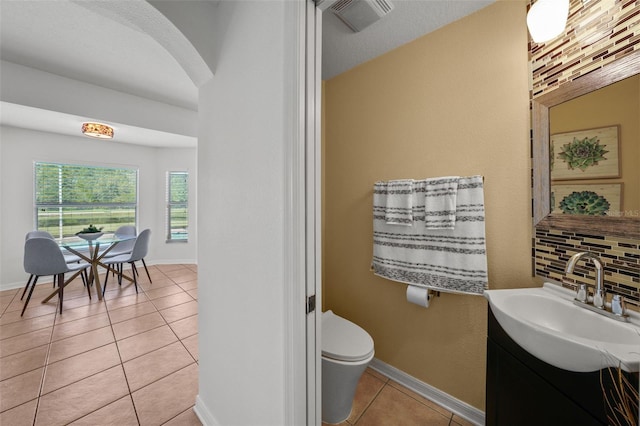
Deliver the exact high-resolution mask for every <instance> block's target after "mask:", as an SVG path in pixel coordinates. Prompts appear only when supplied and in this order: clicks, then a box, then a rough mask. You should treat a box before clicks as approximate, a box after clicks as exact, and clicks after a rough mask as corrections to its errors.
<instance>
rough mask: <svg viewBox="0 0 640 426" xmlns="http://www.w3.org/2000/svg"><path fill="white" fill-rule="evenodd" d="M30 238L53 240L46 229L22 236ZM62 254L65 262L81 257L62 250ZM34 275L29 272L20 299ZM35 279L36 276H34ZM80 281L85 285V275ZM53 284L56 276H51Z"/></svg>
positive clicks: (77, 259) (73, 261)
mask: <svg viewBox="0 0 640 426" xmlns="http://www.w3.org/2000/svg"><path fill="white" fill-rule="evenodd" d="M31 238H49V239H50V240H54V238H53V235H51V234H50V233H49V232H47V231H29V232H27V234H26V235H25V236H24V240H25V241H26V240H28V239H31ZM62 254H63V256H64V260H65V262H67V263H77V262H80V261H81V260H82V259H80V257H79V256H76V255H75V254H64V252H63V253H62ZM34 277H35V276H34V275H33V274H30V275H29V279H28V280H27V285H25V286H24V290H23V291H22V296H21V297H20V300H22V299H24V295H25V293H26V292H27V289H28V288H29V284H31V280H32V279H34ZM36 279H37V277H36ZM82 281H83V283H84V284H85V285H86V277H85V275H82ZM53 286H54V287H55V286H56V276H55V275H54V276H53Z"/></svg>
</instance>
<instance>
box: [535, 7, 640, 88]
mask: <svg viewBox="0 0 640 426" xmlns="http://www.w3.org/2000/svg"><path fill="white" fill-rule="evenodd" d="M639 49H640V0H571V1H570V9H569V18H568V21H567V29H566V32H565V35H564V36H561V37H558V38H556V39H554V40H552V41H550V42H546V43H540V44H537V43H534V42H533V41H530V44H529V56H530V58H531V70H532V74H533V88H532V95H533V97H534V98H535V97H537V96H540V95H542V94H545V93H548V92H549V91H552V90H554V89H556V88H558V87H559V86H561V85H562V84H563V83H566V82H568V81H572V80H575V79H576V78H578V77H580V76H582V75H585V74H588V73H589V72H591V71H594V70H596V69H599V68H602V67H605V66H606V65H607V64H609V63H611V62H613V61H615V60H616V59H618V58H620V57H622V56H625V55H628V54H629V53H631V52H633V51H635V50H639Z"/></svg>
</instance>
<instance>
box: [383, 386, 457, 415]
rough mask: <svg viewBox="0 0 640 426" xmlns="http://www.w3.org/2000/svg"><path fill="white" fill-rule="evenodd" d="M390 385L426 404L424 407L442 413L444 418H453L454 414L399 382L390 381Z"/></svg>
mask: <svg viewBox="0 0 640 426" xmlns="http://www.w3.org/2000/svg"><path fill="white" fill-rule="evenodd" d="M389 385H390V386H393V387H394V388H396V389H398V390H399V391H400V392H402V393H404V394H405V395H408V396H410V397H411V398H413V399H415V400H417V401H419V402H421V403H422V404H424V405H426V406H428V407H431V408H433V409H434V410H436V411H438V412H440V414H442V415H443V416H446V417H448V418H451V415H452V414H453V413H451V411H449V410H447V409H445V408H443V407H441V406H439V405H438V404H436V403H435V402H433V401H430V400H428V399H427V398H425V397H423V396H422V395H418V394H417V393H415V392H413V391H412V390H410V389H407V388H406V387H404V386H402V385H401V384H400V383H398V382H394V381H393V380H389Z"/></svg>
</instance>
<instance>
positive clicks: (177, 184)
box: [167, 172, 189, 242]
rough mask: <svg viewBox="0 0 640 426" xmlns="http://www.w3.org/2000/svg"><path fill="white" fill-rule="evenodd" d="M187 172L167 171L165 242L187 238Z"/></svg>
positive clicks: (185, 239) (184, 240)
mask: <svg viewBox="0 0 640 426" xmlns="http://www.w3.org/2000/svg"><path fill="white" fill-rule="evenodd" d="M188 196H189V173H187V172H168V173H167V242H173V241H183V242H186V241H187V240H188V239H189V211H188V208H187V205H188V200H189V197H188Z"/></svg>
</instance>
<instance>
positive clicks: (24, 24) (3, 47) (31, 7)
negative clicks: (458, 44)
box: [0, 0, 495, 146]
mask: <svg viewBox="0 0 640 426" xmlns="http://www.w3.org/2000/svg"><path fill="white" fill-rule="evenodd" d="M136 1H142V0H136ZM210 1H211V7H216V5H217V3H218V1H217V0H210ZM390 1H391V2H392V4H393V5H394V7H395V8H394V10H392V11H391V12H390V13H389V14H388V15H386V16H385V17H384V18H383V19H381V20H380V21H378V22H376V23H374V24H372V25H371V26H369V27H367V28H365V29H364V30H363V31H361V32H359V33H354V32H353V31H351V30H350V29H349V28H348V27H347V26H346V25H345V24H344V23H342V22H341V21H340V20H339V19H338V18H337V17H336V16H334V15H333V13H331V12H330V11H326V12H324V14H323V51H322V77H323V79H324V80H326V79H330V78H333V77H335V76H337V75H339V74H341V73H343V72H345V71H347V70H349V69H351V68H353V67H356V66H358V65H359V64H362V63H364V62H366V61H368V60H370V59H373V58H375V57H377V56H379V55H381V54H383V53H385V52H387V51H390V50H392V49H395V48H396V47H398V46H400V45H402V44H405V43H407V42H409V41H411V40H414V39H416V38H418V37H420V36H422V35H424V34H426V33H428V32H431V31H434V30H436V29H438V28H440V27H442V26H444V25H446V24H448V23H450V22H453V21H455V20H457V19H460V18H462V17H464V16H466V15H469V14H471V13H473V12H475V11H477V10H479V9H481V8H483V7H485V6H487V5H488V4H490V3H492V2H493V1H495V0H390ZM115 3H120V4H127V3H125V2H122V1H115V2H114V4H115ZM91 4H93V5H94V7H91V6H90V5H91ZM96 4H98V5H100V6H99V7H105V6H104V5H105V4H107V3H106V2H105V3H97V2H95V1H94V2H84V1H73V0H58V1H34V0H1V1H0V59H2V60H3V61H7V62H12V63H15V64H19V65H23V66H27V67H30V68H34V69H37V70H41V71H45V72H48V73H52V74H56V75H58V76H62V77H67V78H70V79H74V80H78V81H81V82H84V83H89V84H92V85H96V86H100V87H102V88H107V89H111V90H114V91H117V92H123V93H127V94H130V95H135V96H138V97H141V98H144V99H148V100H152V101H155V102H159V103H163V104H168V105H172V106H175V107H178V108H183V109H185V110H189V111H196V109H197V100H198V90H197V88H196V86H195V85H194V83H193V81H192V79H191V78H190V76H189V75H187V72H185V70H183V69H182V68H181V67H180V65H179V64H178V62H177V61H176V59H175V58H174V57H173V56H172V55H171V54H170V53H169V52H168V51H167V50H166V49H165V48H164V47H163V46H161V45H160V44H159V43H158V42H157V41H156V39H154V38H152V37H150V36H149V35H148V34H147V33H145V31H142V30H141V29H140V28H139V27H137V26H136V25H133V24H132V23H131V22H129V21H127V19H117V18H118V17H117V16H109V15H108V14H107V15H106V16H107V18H108V19H105V14H104V13H103V14H100V13H98V12H99V10H97V8H96V7H95V5H96ZM129 4H131V3H129ZM123 16H124V15H123ZM96 63H99V66H96ZM2 100H3V101H4V99H2ZM35 113H37V114H39V116H40V120H31V119H29V117H31V118H33V116H32V115H30V114H35ZM45 115H47V117H46V118H45ZM194 115H195V116H197V115H196V114H194ZM83 119H85V117H78V116H69V114H66V115H56V114H55V111H38V112H36V111H33V108H26V107H24V106H20V105H15V104H13V103H7V102H2V108H1V110H0V124H3V125H8V126H14V127H29V126H30V125H29V123H30V122H34V121H37V122H40V123H46V124H47V125H46V126H44V128H42V129H34V130H44V129H47V130H49V131H54V132H57V133H62V134H70V135H77V134H78V128H79V127H78V125H77V123H78V121H82V120H83ZM118 130H119V131H118V132H117V134H116V138H114V140H116V141H118V142H125V143H136V144H144V145H155V146H195V144H196V141H195V137H193V136H192V135H176V134H172V133H167V132H160V133H158V132H157V131H155V130H154V129H148V128H138V127H136V126H126V125H122V126H121V128H119V129H118ZM149 132H151V133H149ZM154 132H155V133H154ZM161 133H163V134H161ZM150 141H153V142H150ZM172 141H173V142H172Z"/></svg>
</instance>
